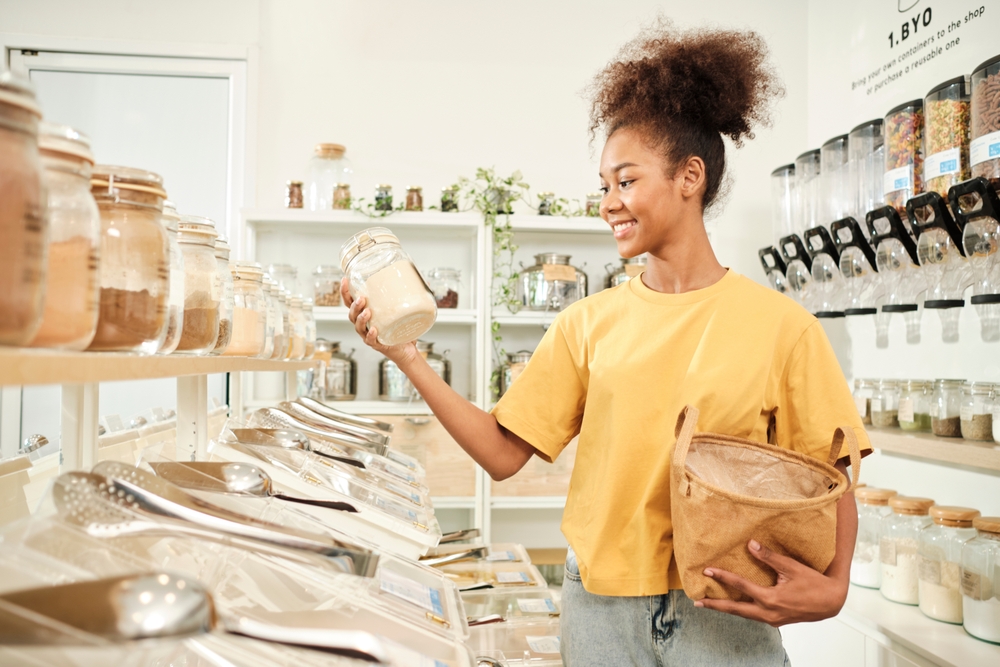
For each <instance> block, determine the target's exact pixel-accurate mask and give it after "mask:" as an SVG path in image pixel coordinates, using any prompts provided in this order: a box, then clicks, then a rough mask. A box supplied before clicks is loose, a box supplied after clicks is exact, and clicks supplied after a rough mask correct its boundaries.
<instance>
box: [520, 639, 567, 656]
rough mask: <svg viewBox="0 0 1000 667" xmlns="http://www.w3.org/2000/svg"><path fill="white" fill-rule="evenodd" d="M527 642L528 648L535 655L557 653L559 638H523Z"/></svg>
mask: <svg viewBox="0 0 1000 667" xmlns="http://www.w3.org/2000/svg"><path fill="white" fill-rule="evenodd" d="M525 639H526V640H527V641H528V648H530V649H531V650H532V651H534V652H535V653H558V652H559V637H532V636H531V635H528V636H526V637H525Z"/></svg>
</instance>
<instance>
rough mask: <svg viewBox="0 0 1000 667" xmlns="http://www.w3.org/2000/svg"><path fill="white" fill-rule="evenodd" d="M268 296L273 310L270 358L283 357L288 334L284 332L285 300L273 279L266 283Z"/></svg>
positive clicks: (285, 321) (286, 349)
mask: <svg viewBox="0 0 1000 667" xmlns="http://www.w3.org/2000/svg"><path fill="white" fill-rule="evenodd" d="M267 286H268V296H269V299H268V301H269V303H270V307H271V308H272V309H273V310H274V346H273V348H272V349H271V356H270V358H271V359H284V358H285V353H286V352H288V336H287V334H286V331H287V330H286V324H287V322H288V314H287V310H286V308H285V300H284V296H283V295H282V293H281V292H282V290H281V287H279V286H278V283H277V282H275V281H274V280H273V279H272V280H271V281H270V282H269V283H268V285H267Z"/></svg>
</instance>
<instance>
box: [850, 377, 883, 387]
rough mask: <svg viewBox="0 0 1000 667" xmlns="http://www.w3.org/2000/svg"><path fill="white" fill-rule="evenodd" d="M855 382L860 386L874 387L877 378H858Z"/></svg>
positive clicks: (876, 383)
mask: <svg viewBox="0 0 1000 667" xmlns="http://www.w3.org/2000/svg"><path fill="white" fill-rule="evenodd" d="M855 382H859V383H860V385H859V386H861V387H875V386H877V385H878V380H876V379H874V378H860V379H858V380H856V381H855Z"/></svg>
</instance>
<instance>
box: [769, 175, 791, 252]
mask: <svg viewBox="0 0 1000 667" xmlns="http://www.w3.org/2000/svg"><path fill="white" fill-rule="evenodd" d="M794 193H795V164H794V163H792V164H786V165H783V166H781V167H778V168H777V169H775V170H774V171H772V172H771V236H773V237H774V240H775V241H778V240H780V239H783V238H785V237H786V236H788V235H789V234H794V233H795V227H794V220H795V214H794V208H793V204H794V200H793V199H792V197H793V195H794Z"/></svg>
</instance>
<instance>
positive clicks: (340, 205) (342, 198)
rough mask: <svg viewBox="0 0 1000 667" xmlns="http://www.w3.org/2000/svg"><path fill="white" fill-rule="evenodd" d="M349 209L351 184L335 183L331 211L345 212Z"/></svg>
mask: <svg viewBox="0 0 1000 667" xmlns="http://www.w3.org/2000/svg"><path fill="white" fill-rule="evenodd" d="M350 208H351V184H350V183H337V187H335V188H334V189H333V210H335V211H347V210H350Z"/></svg>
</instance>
